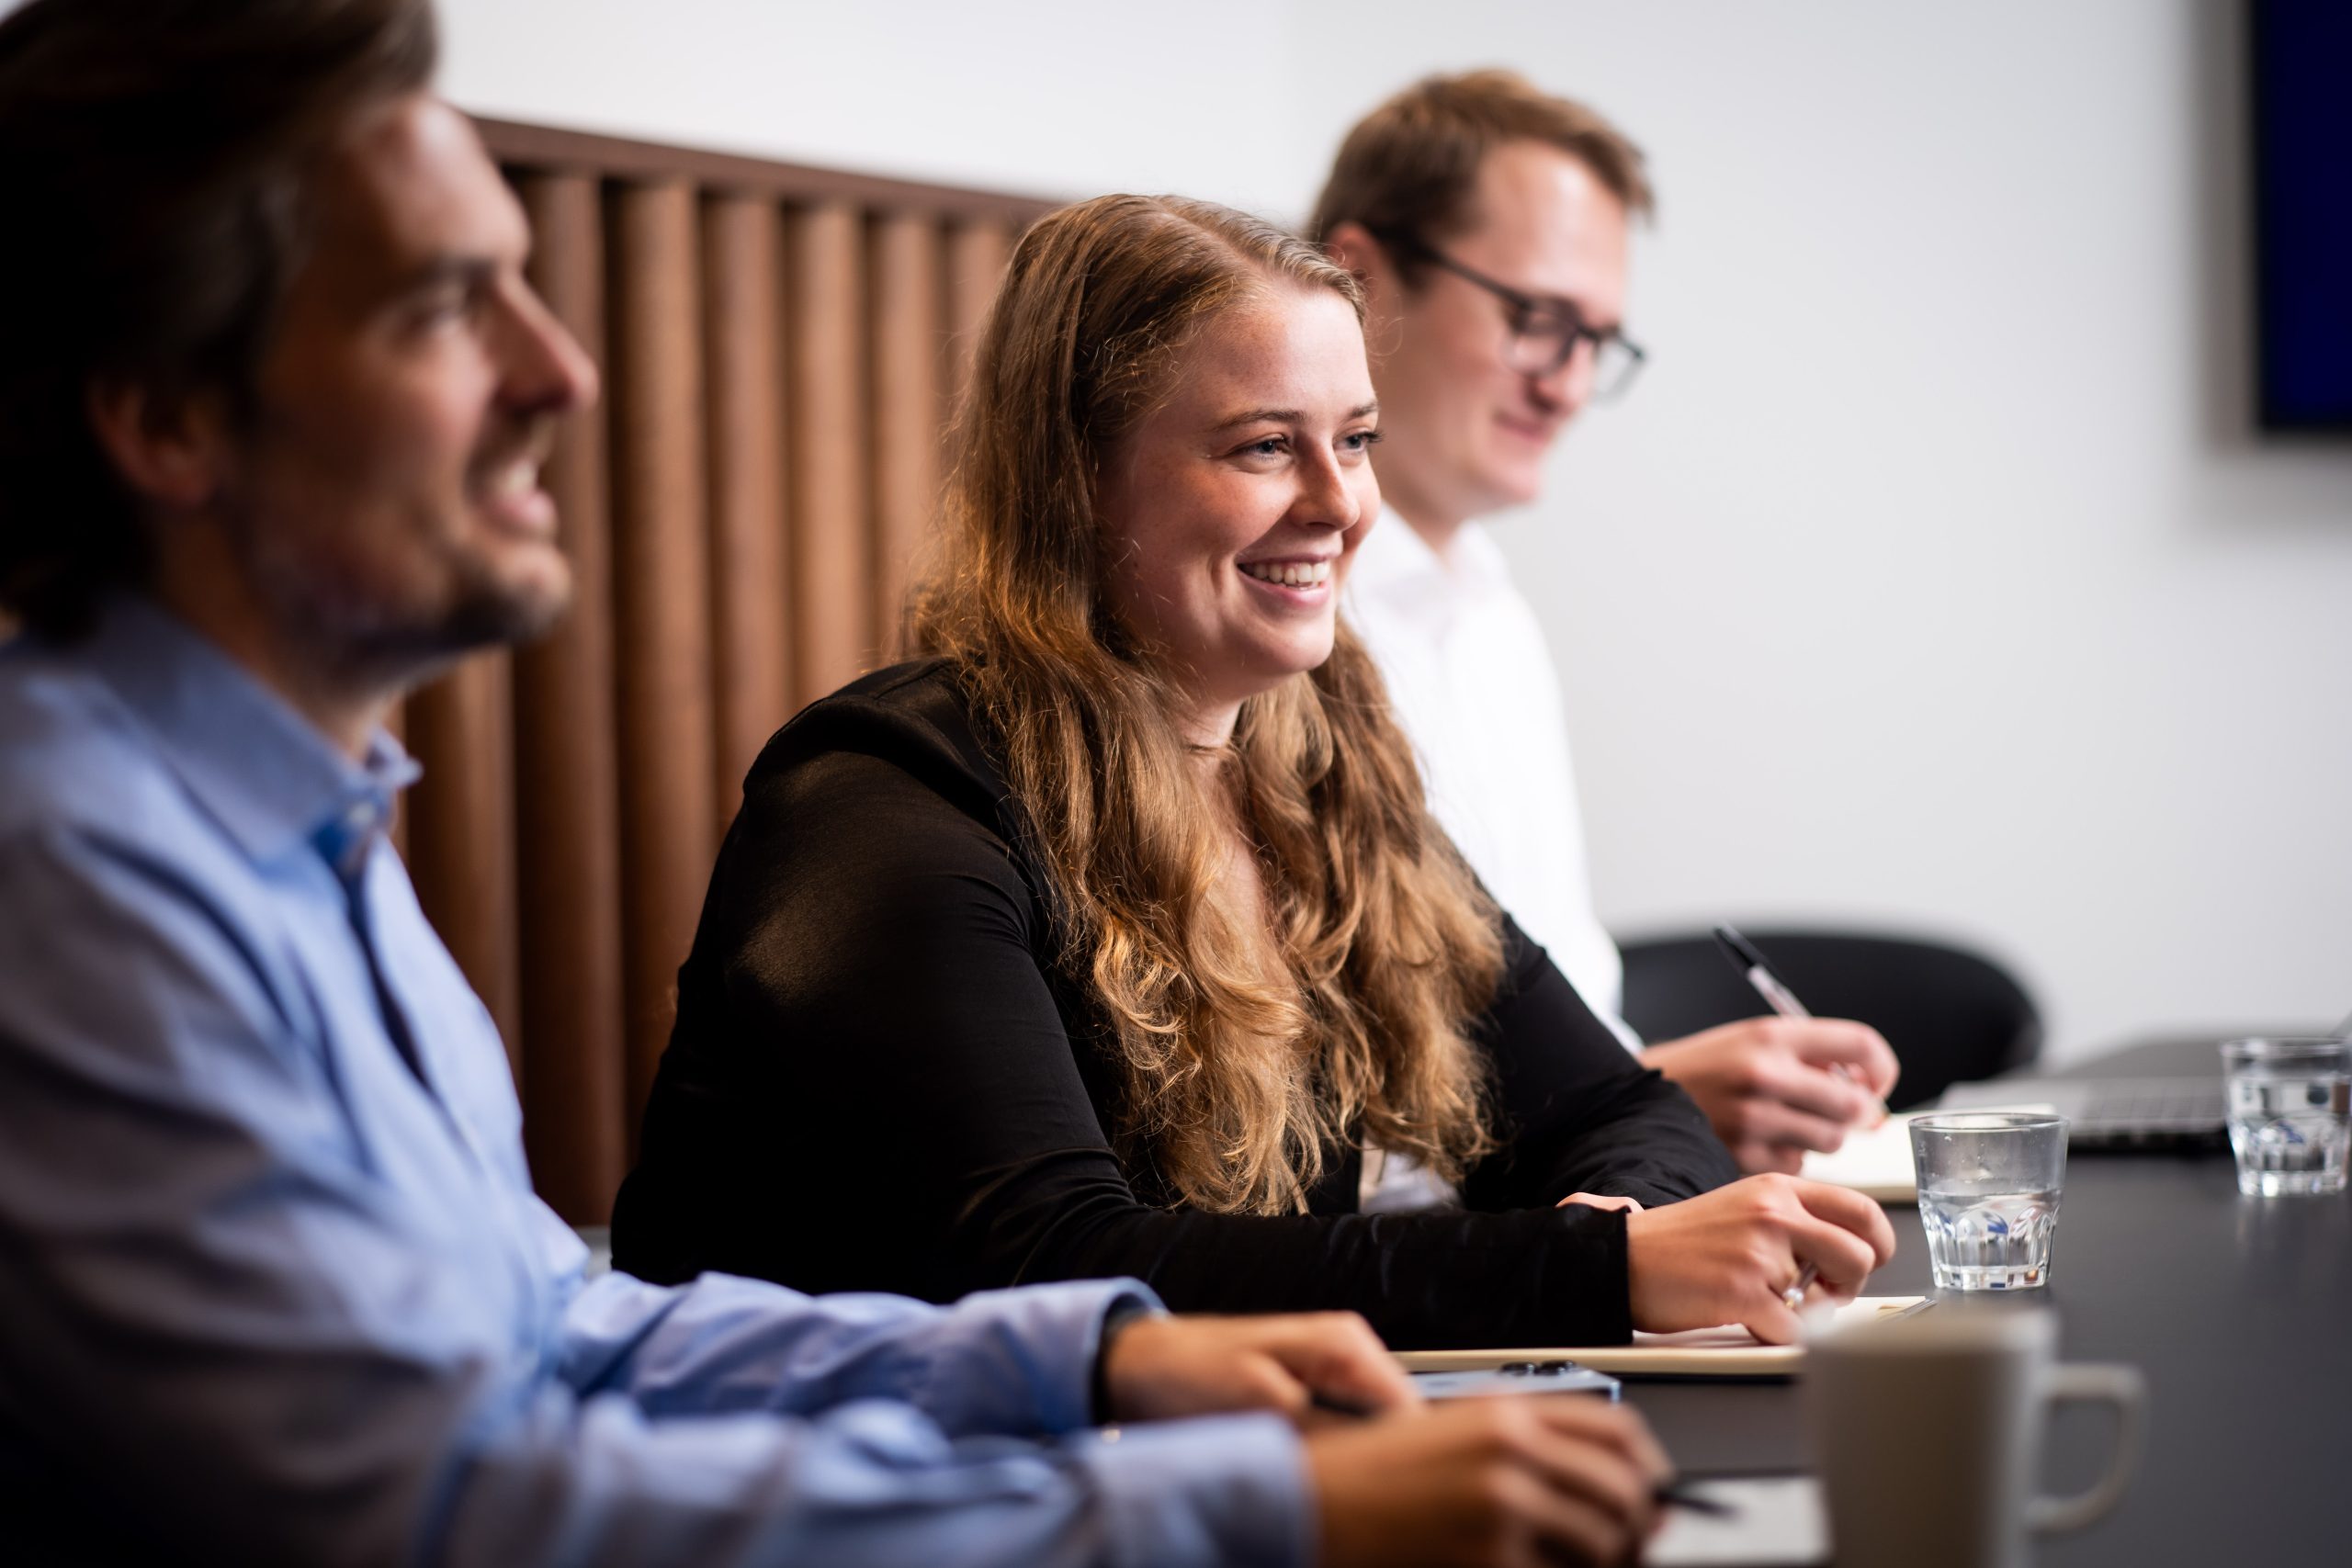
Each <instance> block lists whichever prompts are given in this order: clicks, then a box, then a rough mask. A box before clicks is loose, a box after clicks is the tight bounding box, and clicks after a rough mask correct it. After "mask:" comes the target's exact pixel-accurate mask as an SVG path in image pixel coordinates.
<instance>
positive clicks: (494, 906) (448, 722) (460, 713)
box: [406, 649, 523, 1082]
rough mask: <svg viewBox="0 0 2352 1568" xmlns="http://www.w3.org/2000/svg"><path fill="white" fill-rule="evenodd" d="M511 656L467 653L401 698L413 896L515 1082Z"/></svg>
mask: <svg viewBox="0 0 2352 1568" xmlns="http://www.w3.org/2000/svg"><path fill="white" fill-rule="evenodd" d="M510 662H511V660H510V656H509V655H508V654H507V653H506V652H505V651H504V650H503V649H501V650H499V651H497V652H493V653H478V654H475V655H473V656H472V657H470V658H469V659H468V660H466V661H465V662H464V663H462V664H460V665H458V667H457V668H456V669H455V670H453V671H450V672H449V673H448V674H447V675H445V676H443V677H442V678H441V679H440V680H438V681H436V682H434V683H433V684H432V685H430V686H427V687H425V688H424V690H422V691H420V692H418V693H417V694H415V695H414V696H413V697H411V698H410V699H409V704H408V713H407V716H406V722H407V729H408V737H407V740H406V744H407V746H408V748H409V750H411V751H413V752H414V753H415V755H416V759H417V761H419V762H420V763H421V764H423V766H424V776H423V777H421V778H419V779H418V780H417V782H416V783H415V784H414V785H413V786H412V787H411V788H410V790H409V792H408V803H409V806H410V808H411V815H410V820H409V828H408V844H409V852H408V863H409V870H410V874H411V876H412V877H413V879H414V881H415V883H416V897H417V902H418V903H419V904H421V905H423V906H424V914H425V918H426V919H429V920H431V921H432V922H433V929H434V930H435V931H438V932H439V933H440V934H441V941H442V942H443V943H445V944H446V945H447V947H448V949H449V953H450V956H451V957H453V958H455V959H456V960H457V961H458V968H460V969H462V970H464V971H465V975H466V978H467V979H468V980H469V981H470V982H472V984H473V987H474V989H475V990H476V991H478V992H480V993H481V999H482V1003H483V1005H484V1006H486V1007H488V1008H489V1009H490V1016H491V1017H492V1020H494V1021H496V1022H497V1024H498V1033H499V1037H500V1038H501V1039H502V1040H503V1041H504V1042H505V1043H506V1057H507V1062H508V1064H509V1065H510V1066H512V1067H513V1068H514V1069H515V1078H516V1081H517V1082H520V1081H521V1079H522V1076H523V1057H522V1042H523V983H522V974H521V969H522V960H521V956H520V952H519V948H518V946H517V936H516V930H515V921H516V919H517V905H516V895H515V712H514V704H513V701H512V698H511V695H510V691H509V686H508V682H509V680H510V679H511V676H510V673H509V664H510Z"/></svg>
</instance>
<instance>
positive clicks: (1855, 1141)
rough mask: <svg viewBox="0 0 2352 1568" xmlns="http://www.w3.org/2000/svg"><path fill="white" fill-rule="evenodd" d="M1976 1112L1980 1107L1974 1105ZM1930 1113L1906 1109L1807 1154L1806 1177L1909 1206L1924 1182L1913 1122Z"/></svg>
mask: <svg viewBox="0 0 2352 1568" xmlns="http://www.w3.org/2000/svg"><path fill="white" fill-rule="evenodd" d="M1970 1109H1971V1110H1974V1109H1976V1108H1975V1107H1973V1106H1972V1107H1970ZM1985 1109H1987V1110H2001V1111H2032V1112H2034V1113H2035V1114H2037V1115H2048V1114H2050V1113H2052V1111H2055V1110H2056V1107H2054V1106H2051V1105H2046V1104H2045V1105H2030V1104H2018V1105H2003V1106H1997V1107H1995V1106H1988V1107H1985ZM1930 1114H1932V1112H1930V1111H1905V1112H1904V1113H1902V1114H1901V1115H1897V1116H1890V1117H1888V1118H1887V1119H1886V1120H1885V1121H1883V1122H1880V1123H1879V1124H1878V1125H1877V1126H1875V1127H1864V1128H1860V1129H1857V1130H1855V1131H1852V1132H1849V1133H1848V1134H1846V1141H1845V1143H1844V1144H1842V1145H1839V1147H1838V1150H1837V1152H1836V1153H1834V1154H1826V1155H1825V1154H1809V1155H1807V1156H1804V1171H1803V1172H1802V1173H1801V1174H1802V1175H1803V1176H1804V1179H1806V1180H1808V1181H1826V1182H1828V1183H1829V1184H1830V1185H1831V1186H1833V1187H1850V1188H1852V1189H1853V1190H1855V1191H1857V1192H1860V1193H1861V1194H1862V1195H1863V1196H1864V1197H1866V1198H1875V1199H1877V1200H1878V1201H1880V1202H1882V1203H1908V1202H1910V1201H1912V1200H1914V1199H1916V1198H1917V1197H1918V1196H1919V1184H1918V1179H1917V1177H1916V1176H1915V1175H1914V1174H1913V1172H1912V1168H1911V1119H1912V1118H1913V1117H1915V1116H1927V1115H1930Z"/></svg>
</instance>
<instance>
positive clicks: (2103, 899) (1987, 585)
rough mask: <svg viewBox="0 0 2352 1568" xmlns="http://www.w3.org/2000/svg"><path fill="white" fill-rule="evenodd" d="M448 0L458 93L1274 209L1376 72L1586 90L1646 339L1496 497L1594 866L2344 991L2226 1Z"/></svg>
mask: <svg viewBox="0 0 2352 1568" xmlns="http://www.w3.org/2000/svg"><path fill="white" fill-rule="evenodd" d="M444 7H445V15H446V17H447V31H448V38H449V62H448V70H447V75H446V78H445V82H446V85H447V88H448V90H449V91H450V93H451V95H452V96H454V97H456V98H457V99H458V101H459V102H461V103H463V104H465V105H467V106H468V107H475V108H478V109H481V110H483V111H485V112H492V113H498V114H502V115H507V116H512V117H515V118H534V119H540V120H545V121H548V122H550V123H557V124H568V125H574V126H581V127H585V128H590V129H604V130H616V131H619V132H622V133H626V134H636V135H641V136H647V137H651V138H658V139H665V140H672V141H686V142H692V143H696V144H703V145H713V146H722V147H729V148H736V149H742V150H748V151H752V152H765V153H768V154H771V155H775V156H780V157H788V158H795V159H800V160H805V161H811V162H820V163H829V164H842V165H847V166H854V167H862V168H867V169H872V170H876V171H878V172H885V173H896V174H909V175H933V176H939V177H944V178H948V179H954V180H958V181H963V182H967V183H981V184H989V185H994V186H1008V187H1012V188H1020V189H1027V190H1035V191H1042V192H1046V193H1056V192H1066V193H1069V194H1072V195H1083V194H1089V193H1091V192H1093V191H1096V190H1101V189H1110V188H1129V189H1138V188H1140V189H1174V190H1182V191H1186V192H1188V193H1192V194H1198V195H1204V196H1210V197H1218V198H1220V199H1225V200H1229V201H1234V202H1236V203H1238V204H1240V205H1244V206H1253V207H1256V208H1259V209H1261V210H1265V211H1268V212H1270V213H1272V214H1275V215H1278V216H1295V215H1297V214H1298V213H1299V212H1300V211H1302V210H1303V209H1304V208H1305V207H1306V204H1307V202H1308V201H1309V200H1310V198H1311V196H1312V193H1313V189H1314V186H1315V184H1316V181H1317V177H1318V175H1319V174H1320V171H1321V167H1322V164H1323V163H1324V161H1325V160H1326V159H1327V158H1328V157H1329V153H1330V151H1331V149H1332V148H1333V146H1334V145H1335V144H1336V142H1337V141H1338V138H1339V136H1340V132H1341V130H1343V129H1344V127H1345V126H1346V124H1347V123H1348V122H1349V121H1350V120H1351V118H1353V117H1354V116H1355V115H1356V114H1358V113H1360V112H1361V111H1362V110H1363V108H1364V107H1368V106H1369V105H1370V104H1371V103H1372V102H1374V100H1375V99H1376V98H1378V97H1379V96H1382V95H1383V94H1385V93H1386V92H1387V91H1389V90H1391V89H1393V88H1394V87H1396V86H1397V85H1402V84H1403V83H1404V82H1406V81H1408V80H1409V79H1410V78H1411V77H1413V76H1415V75H1417V74H1419V73H1421V72H1424V71H1427V70H1430V69H1436V68H1441V67H1452V66H1461V65H1468V64H1474V63H1487V62H1505V63H1510V64H1515V65H1517V66H1519V67H1520V68H1521V69H1523V70H1525V71H1527V72H1528V73H1530V74H1532V75H1533V76H1535V77H1536V78H1537V79H1538V80H1540V81H1542V82H1544V84H1546V85H1550V86H1553V87H1555V88H1556V89H1558V90H1561V91H1564V92H1568V93H1571V94H1575V95H1577V96H1585V97H1588V98H1589V99H1590V100H1591V101H1592V102H1594V103H1595V104H1597V105H1598V106H1599V107H1601V108H1603V109H1604V110H1605V111H1607V112H1608V113H1610V114H1611V115H1612V116H1614V117H1616V118H1618V119H1619V120H1620V121H1621V122H1622V123H1623V125H1624V126H1625V127H1626V128H1627V129H1628V130H1630V131H1632V132H1633V133H1634V136H1635V137H1636V138H1637V139H1638V140H1640V141H1642V142H1644V144H1645V146H1646V147H1647V148H1648V150H1649V152H1650V153H1651V156H1652V160H1653V164H1654V168H1655V172H1656V175H1657V179H1658V182H1659V185H1660V186H1661V192H1662V197H1663V202H1662V206H1663V214H1662V222H1661V223H1660V225H1659V227H1658V228H1657V231H1655V233H1654V234H1652V235H1650V236H1648V237H1646V238H1645V240H1644V241H1643V242H1642V243H1641V246H1640V250H1639V254H1638V259H1637V276H1636V284H1635V289H1636V294H1635V301H1634V329H1635V331H1636V333H1637V335H1638V336H1640V337H1641V338H1642V339H1643V340H1644V341H1645V343H1646V344H1648V345H1649V347H1650V348H1651V351H1652V354H1653V366H1652V368H1651V371H1650V373H1649V375H1648V377H1647V378H1645V381H1644V383H1643V385H1642V386H1641V387H1640V389H1638V391H1637V392H1636V393H1635V394H1634V397H1633V398H1631V399H1630V400H1628V401H1627V402H1625V403H1624V404H1623V405H1622V406H1620V407H1618V408H1615V409H1610V410H1605V411H1599V412H1594V413H1592V414H1591V415H1589V417H1588V418H1587V419H1585V420H1584V421H1583V422H1581V423H1580V424H1579V425H1578V426H1577V428H1576V430H1575V431H1574V432H1573V433H1572V435H1571V438H1570V440H1569V441H1568V442H1567V443H1566V447H1565V449H1564V451H1563V452H1562V454H1561V456H1560V457H1559V459H1558V464H1557V468H1556V470H1555V472H1556V483H1555V493H1554V495H1553V496H1552V497H1551V499H1550V500H1549V501H1548V502H1546V504H1545V505H1544V507H1542V508H1540V509H1537V511H1536V512H1535V513H1532V514H1530V515H1528V516H1525V517H1522V518H1517V519H1513V520H1510V521H1508V522H1507V523H1505V524H1504V525H1503V526H1502V529H1501V536H1502V537H1503V539H1504V542H1505V547H1506V548H1507V549H1509V550H1510V553H1511V554H1512V556H1513V557H1514V558H1515V559H1516V560H1517V562H1518V564H1519V565H1520V567H1521V571H1522V576H1523V580H1524V581H1525V583H1526V585H1527V587H1528V589H1529V592H1531V594H1532V596H1533V597H1534V599H1535V601H1536V603H1537V604H1538V607H1539V608H1540V610H1541V611H1542V612H1543V614H1544V619H1545V622H1546V624H1547V626H1548V628H1549V630H1550V633H1551V635H1552V637H1553V638H1554V641H1555V648H1556V649H1557V652H1558V654H1559V657H1560V660H1561V662H1562V664H1563V665H1564V667H1565V670H1566V677H1567V686H1568V694H1569V702H1570V718H1571V723H1572V726H1573V728H1574V732H1575V737H1576V742H1577V754H1578V759H1579V764H1580V767H1581V770H1582V773H1583V775H1584V780H1585V787H1586V792H1587V813H1588V818H1589V824H1590V828H1591V831H1592V838H1593V845H1594V862H1595V872H1596V876H1597V878H1598V883H1599V895H1600V904H1601V908H1602V912H1603V914H1604V916H1606V917H1607V918H1608V919H1610V920H1611V923H1612V924H1614V925H1616V926H1618V927H1619V928H1620V929H1621V930H1627V929H1636V928H1657V927H1659V926H1665V925H1687V924H1690V923H1692V922H1696V921H1702V920H1705V919H1710V918H1712V917H1716V916H1721V915H1729V916H1734V917H1737V918H1742V919H1768V918H1770V917H1774V916H1784V917H1786V916H1793V917H1820V918H1826V919H1839V918H1861V919H1877V920H1887V921H1894V922H1900V923H1902V924H1905V925H1910V926H1915V927H1921V928H1928V929H1932V930H1940V931H1948V932H1951V933H1953V934H1957V935H1960V936H1962V937H1965V938H1968V939H1972V940H1974V941H1977V942H1981V943H1983V944H1985V945H1986V946H1988V947H1990V948H1992V949H1994V950H1995V951H1996V952H1998V953H2001V954H2003V955H2005V956H2007V957H2008V958H2009V959H2011V960H2012V961H2013V962H2015V963H2016V964H2018V966H2019V967H2020V968H2021V969H2022V970H2023V971H2024V972H2025V973H2026V975H2027V976H2028V977H2029V979H2030V981H2032V982H2033V983H2034V984H2035V985H2036V987H2038V989H2039V990H2040V992H2041V997H2042V999H2043V1001H2044V1004H2045V1007H2046V1009H2047V1010H2048V1011H2049V1012H2050V1014H2051V1017H2052V1025H2053V1032H2054V1035H2055V1042H2056V1045H2055V1048H2056V1050H2057V1051H2058V1052H2059V1053H2060V1054H2062V1055H2063V1054H2064V1053H2065V1052H2067V1051H2069V1050H2078V1049H2084V1048H2088V1047H2090V1046H2093V1045H2096V1044H2098V1043H2109V1042H2112V1041H2114V1040H2116V1039H2117V1038H2119V1037H2120V1036H2124V1035H2128V1034H2131V1033H2134V1032H2147V1031H2161V1030H2167V1029H2175V1028H2178V1027H2181V1026H2196V1025H2199V1024H2209V1023H2210V1024H2214V1025H2221V1024H2226V1023H2230V1022H2233V1021H2236V1022H2247V1021H2282V1022H2294V1021H2303V1022H2306V1023H2312V1024H2316V1023H2318V1022H2321V1021H2326V1020H2332V1019H2333V1018H2335V1016H2337V1015H2338V1014H2340V1013H2341V1012H2342V1011H2343V1010H2344V1009H2345V1008H2346V1007H2352V876H2347V873H2352V810H2347V808H2346V800H2347V797H2348V796H2352V723H2347V718H2352V649H2347V640H2352V639H2348V638H2347V633H2352V615H2347V606H2352V445H2347V444H2345V443H2341V442H2339V443H2336V444H2335V445H2333V446H2327V445H2322V444H2312V443H2305V444H2301V445H2300V446H2298V445H2290V444H2275V443H2274V444H2266V443H2261V442H2258V441H2256V439H2255V438H2254V437H2252V436H2251V435H2250V434H2247V421H2246V418H2245V412H2244V409H2245V401H2246V393H2245V370H2244V367H2243V364H2242V359H2243V351H2244V339H2245V329H2244V325H2243V311H2244V307H2245V301H2244V298H2243V297H2244V293H2245V279H2244V264H2243V261H2242V259H2241V258H2240V256H2239V254H2238V250H2237V245H2236V236H2237V235H2238V234H2239V233H2240V232H2241V231H2242V230H2243V192H2242V189H2241V182H2240V180H2239V177H2238V169H2239V166H2240V164H2239V160H2240V156H2241V154H2240V151H2239V148H2240V141H2239V136H2238V128H2237V124H2236V119H2235V116H2236V114H2237V107H2236V97H2235V93H2236V83H2237V77H2238V67H2237V59H2236V45H2237V33H2236V29H2235V28H2234V25H2233V20H2232V17H2233V7H2229V6H2221V5H2213V4H2199V3H2197V0H2172V3H2169V4H2156V3H2151V0H2074V3H2072V4H2069V5H2067V6H2047V5H2040V4H2032V3H2030V0H1996V3H1992V4H1985V5H1979V6H1973V7H1968V8H1965V9H1964V10H1962V11H1954V10H1951V8H1948V7H1947V8H1929V7H1914V6H1887V5H1884V4H1883V3H1877V0H1803V3H1794V0H1792V3H1788V4H1780V5H1773V6H1756V5H1751V4H1742V3H1738V0H1716V3H1707V4H1701V3H1697V0H1675V3H1671V4H1654V5H1645V6H1636V5H1633V4H1622V5H1621V4H1591V3H1587V4H1562V3H1560V0H1522V3H1502V0H1449V3H1448V4H1447V5H1445V6H1442V7H1438V8H1434V9H1433V8H1431V7H1430V6H1426V5H1422V4H1418V3H1415V4H1408V3H1404V0H1361V3H1359V4H1357V5H1354V6H1346V7H1334V6H1319V5H1303V4H1296V3H1285V4H1276V3H1272V0H1257V3H1241V0H1201V3H1196V4H1192V5H1188V6H1148V7H1146V6H1111V5H1103V4H1099V3H1098V4H1093V5H1079V4H1074V3H1069V0H1028V3H1024V4H1003V5H998V6H968V5H952V6H951V5H936V6H933V5H919V4H912V3H909V0H899V3H898V4H876V3H871V0H869V3H867V4H864V5H860V6H839V5H826V6H797V5H791V6H787V5H778V4H774V3H772V0H668V4H666V5H664V6H660V7H654V6H642V5H639V4H625V3H622V0H444ZM1431 17H1438V18H1439V20H1437V21H1436V22H1435V23H1434V24H1433V23H1432V21H1431Z"/></svg>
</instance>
